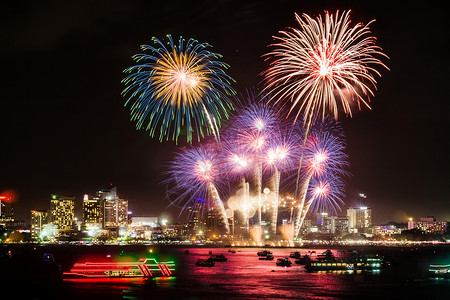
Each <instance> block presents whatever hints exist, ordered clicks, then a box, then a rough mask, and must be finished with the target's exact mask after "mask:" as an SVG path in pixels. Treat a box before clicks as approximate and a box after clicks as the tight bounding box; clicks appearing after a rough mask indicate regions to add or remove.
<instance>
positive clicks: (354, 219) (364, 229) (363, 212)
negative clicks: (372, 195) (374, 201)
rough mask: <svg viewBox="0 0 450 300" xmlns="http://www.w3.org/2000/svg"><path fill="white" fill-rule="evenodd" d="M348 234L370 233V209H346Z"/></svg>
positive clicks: (363, 207) (361, 207)
mask: <svg viewBox="0 0 450 300" xmlns="http://www.w3.org/2000/svg"><path fill="white" fill-rule="evenodd" d="M347 218H348V230H349V232H350V233H367V234H371V233H372V209H370V208H368V207H365V206H360V207H350V208H349V209H347Z"/></svg>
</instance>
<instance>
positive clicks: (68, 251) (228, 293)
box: [1, 245, 450, 299]
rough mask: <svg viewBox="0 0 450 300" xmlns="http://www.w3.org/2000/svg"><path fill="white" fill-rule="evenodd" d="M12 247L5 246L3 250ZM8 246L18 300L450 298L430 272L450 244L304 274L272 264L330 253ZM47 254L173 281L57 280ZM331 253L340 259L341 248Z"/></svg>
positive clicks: (8, 283) (447, 285)
mask: <svg viewBox="0 0 450 300" xmlns="http://www.w3.org/2000/svg"><path fill="white" fill-rule="evenodd" d="M8 247H9V246H6V245H4V246H3V247H2V250H5V249H7V248H8ZM9 248H10V249H12V252H13V255H16V256H17V258H18V259H17V268H16V271H15V272H14V273H12V274H9V276H5V274H2V277H1V279H2V281H1V282H2V283H1V287H2V289H8V290H14V292H15V293H16V294H17V295H18V297H17V299H49V298H52V299H61V298H65V299H220V298H221V299H223V298H246V299H258V298H286V299H359V298H361V297H364V298H365V299H367V298H369V299H370V298H371V299H380V298H384V299H386V298H395V299H399V298H400V299H403V298H408V299H416V298H420V297H421V298H423V299H433V298H439V297H442V296H444V295H448V294H450V280H435V279H430V278H428V274H427V267H428V265H429V264H431V263H443V262H444V261H449V260H450V247H449V246H448V245H441V246H428V247H402V248H400V247H369V248H367V247H366V248H361V247H360V248H354V249H356V250H357V251H360V252H363V251H364V252H366V253H375V252H377V253H380V254H382V255H384V256H385V257H386V259H387V260H389V261H390V262H391V265H390V266H389V267H387V268H385V269H382V270H380V271H365V272H364V271H354V272H344V271H335V272H307V271H306V270H305V269H304V267H303V266H301V265H297V264H293V265H292V266H291V267H289V268H284V267H278V266H276V265H275V261H276V259H277V258H284V257H287V256H289V253H290V252H292V251H300V252H301V253H302V254H304V253H307V252H308V251H313V250H314V251H316V252H317V253H321V251H325V249H308V248H270V249H269V250H270V251H272V252H273V255H274V256H275V260H274V261H261V260H258V257H257V255H256V253H257V251H259V250H261V249H262V248H233V249H234V250H236V253H231V252H229V251H228V250H229V249H230V248H200V247H199V248H183V247H156V246H31V245H26V246H25V245H23V246H22V245H16V246H14V247H9ZM186 250H188V251H189V253H188V254H186V253H185V252H186ZM347 250H349V249H347ZM210 251H211V252H212V253H213V254H224V255H225V256H226V257H227V258H228V261H227V262H216V264H215V266H214V267H212V268H201V267H195V265H194V264H195V262H196V261H197V259H198V258H206V257H208V255H209V252H210ZM46 252H52V253H53V254H54V256H55V259H56V261H57V262H59V263H60V264H61V267H62V271H67V270H68V269H69V268H70V267H71V266H72V265H73V263H74V262H77V261H80V260H81V261H83V260H84V261H86V260H110V259H113V260H114V259H117V258H120V257H125V256H132V257H134V258H138V257H142V256H143V255H150V256H152V257H156V258H157V259H173V260H175V262H176V269H177V270H176V277H173V278H168V279H162V278H161V279H157V280H155V281H154V282H153V283H156V284H149V283H146V282H145V280H142V279H106V280H105V279H96V280H84V279H83V280H71V281H68V280H65V281H57V282H55V281H53V280H50V278H48V277H47V278H46V277H45V276H42V275H43V274H39V269H38V268H36V267H35V266H34V265H33V257H39V256H40V255H41V254H42V253H46ZM333 252H334V253H335V254H336V255H339V253H338V252H337V249H333ZM14 253H16V254H14ZM19 258H20V259H19ZM291 260H292V261H293V260H294V259H291Z"/></svg>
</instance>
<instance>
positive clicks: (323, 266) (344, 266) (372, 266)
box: [305, 250, 383, 271]
mask: <svg viewBox="0 0 450 300" xmlns="http://www.w3.org/2000/svg"><path fill="white" fill-rule="evenodd" d="M328 251H329V250H327V251H325V252H324V253H323V254H322V255H318V256H317V259H316V260H310V261H309V262H306V263H305V269H306V270H308V271H334V270H366V271H367V270H380V269H381V268H382V267H383V258H382V257H380V256H378V255H364V256H361V257H350V258H347V259H339V260H338V259H336V258H335V257H334V255H333V254H332V253H331V251H329V252H328Z"/></svg>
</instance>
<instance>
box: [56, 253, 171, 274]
mask: <svg viewBox="0 0 450 300" xmlns="http://www.w3.org/2000/svg"><path fill="white" fill-rule="evenodd" d="M174 271H175V264H174V262H172V261H167V262H157V261H156V260H155V259H153V258H141V259H139V260H138V261H137V262H83V263H75V264H74V265H73V268H71V269H70V271H69V272H64V273H63V278H65V279H73V278H133V277H144V278H154V277H172V275H173V272H174Z"/></svg>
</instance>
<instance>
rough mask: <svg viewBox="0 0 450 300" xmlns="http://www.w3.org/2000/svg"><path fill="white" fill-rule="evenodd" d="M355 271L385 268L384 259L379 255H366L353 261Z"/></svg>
mask: <svg viewBox="0 0 450 300" xmlns="http://www.w3.org/2000/svg"><path fill="white" fill-rule="evenodd" d="M353 261H354V262H355V266H354V268H355V270H379V269H381V268H382V267H383V265H384V262H383V258H382V257H380V256H378V255H364V256H363V257H358V258H356V259H354V260H353Z"/></svg>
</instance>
